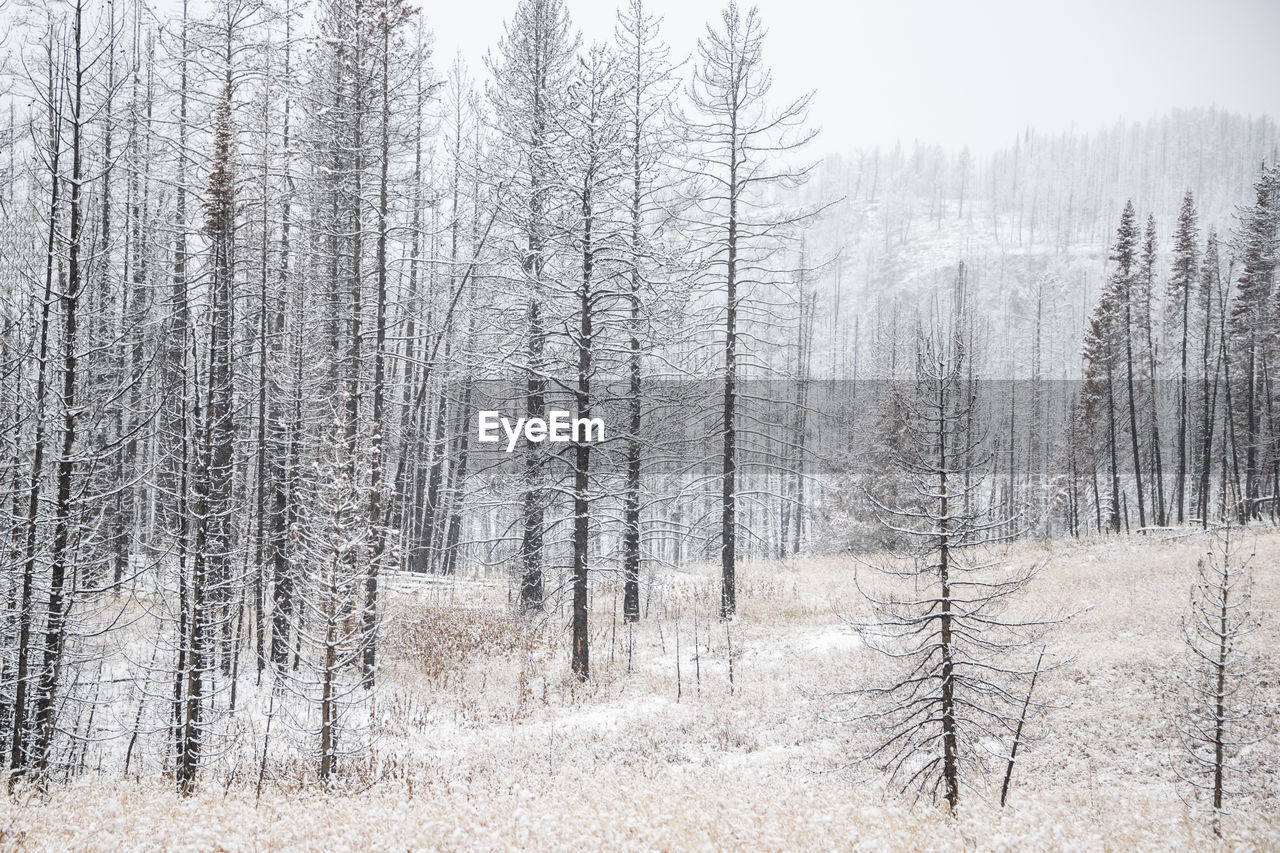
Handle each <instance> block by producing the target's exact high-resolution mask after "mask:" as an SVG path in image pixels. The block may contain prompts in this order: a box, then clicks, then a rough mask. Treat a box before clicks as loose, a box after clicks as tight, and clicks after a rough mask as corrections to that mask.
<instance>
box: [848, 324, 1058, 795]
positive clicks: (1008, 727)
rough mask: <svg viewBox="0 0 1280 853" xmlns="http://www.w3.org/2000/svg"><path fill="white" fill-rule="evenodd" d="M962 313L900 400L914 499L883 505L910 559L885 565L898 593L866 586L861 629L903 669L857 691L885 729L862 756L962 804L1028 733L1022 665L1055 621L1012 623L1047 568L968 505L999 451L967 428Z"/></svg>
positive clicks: (863, 716)
mask: <svg viewBox="0 0 1280 853" xmlns="http://www.w3.org/2000/svg"><path fill="white" fill-rule="evenodd" d="M963 318H964V314H963V312H962V311H957V313H956V315H955V316H954V317H953V318H952V321H951V325H950V327H949V328H947V329H946V330H945V331H939V330H937V329H936V328H935V329H933V330H931V331H929V332H926V333H921V334H920V335H919V337H918V339H917V341H918V342H917V348H916V371H915V381H914V383H912V385H911V387H910V389H909V391H908V392H907V393H904V394H901V395H900V396H898V397H897V398H896V404H897V413H898V416H899V417H900V419H901V422H902V423H903V425H904V435H903V441H902V443H901V445H900V449H899V451H898V452H897V455H896V459H895V461H896V463H897V465H898V467H899V468H900V469H901V471H902V472H903V474H904V475H905V477H906V479H907V481H908V482H909V483H910V486H911V490H912V492H913V493H914V498H915V500H914V501H913V502H911V503H910V504H908V505H899V504H892V505H891V504H886V503H884V502H881V501H879V500H873V502H874V505H875V507H876V509H877V511H878V513H879V515H880V518H881V524H883V525H884V526H885V527H886V528H887V529H888V530H890V531H891V532H892V533H893V534H895V535H896V536H897V537H899V538H900V540H901V541H902V543H903V545H902V550H901V561H900V562H899V563H896V564H891V565H884V566H878V567H877V568H878V569H879V570H880V571H881V572H882V573H883V574H884V575H886V576H887V577H888V578H889V579H890V580H891V581H896V583H895V584H894V585H893V586H892V587H891V588H889V589H888V590H887V591H885V592H877V591H874V590H872V589H869V588H867V587H865V586H862V585H861V584H860V585H859V589H860V591H861V592H862V594H863V595H864V596H865V597H866V598H867V600H868V601H869V602H870V604H871V605H872V608H873V611H874V614H875V615H874V616H873V617H872V618H871V619H870V620H869V621H867V622H864V623H859V627H860V629H861V631H862V632H863V636H864V638H866V641H867V642H868V644H869V645H870V646H871V647H873V648H874V649H876V650H877V651H880V652H882V653H883V654H885V655H886V656H887V657H889V658H890V659H892V660H893V661H896V662H897V663H898V664H899V670H898V674H897V675H896V677H895V679H894V680H892V681H890V682H888V683H886V684H883V685H877V686H871V687H866V688H863V689H860V690H857V691H855V695H856V696H858V697H860V698H862V699H869V700H871V701H872V702H873V707H872V709H871V710H865V711H859V712H858V713H856V714H855V715H854V717H853V720H854V721H855V722H857V723H860V724H862V725H870V726H873V727H874V728H875V729H876V731H878V732H880V733H881V734H880V736H879V737H878V739H877V745H876V746H875V747H874V748H873V749H872V750H871V751H870V752H869V753H868V754H866V755H865V756H864V757H863V758H864V760H866V761H870V762H873V763H874V764H876V765H877V766H881V767H883V768H885V769H886V770H887V771H888V772H889V773H890V775H891V778H892V779H894V780H895V781H896V782H897V783H900V784H901V786H902V789H903V790H904V791H905V790H908V789H915V790H916V791H917V792H918V793H924V794H927V795H929V796H930V797H932V798H934V799H937V798H938V797H939V795H941V797H942V799H944V800H945V801H946V802H947V804H948V805H949V806H950V808H951V809H953V810H954V809H955V808H956V806H957V805H958V804H959V802H960V796H961V787H962V784H963V783H965V782H966V780H967V779H968V778H969V776H970V775H971V774H977V773H979V772H980V771H981V770H982V769H983V767H984V765H985V758H984V756H986V755H988V754H989V750H988V749H987V748H986V747H984V745H983V744H984V743H985V742H987V741H995V742H997V743H1005V742H1007V741H1009V740H1010V739H1011V738H1012V737H1013V736H1014V734H1015V732H1018V736H1019V737H1020V732H1019V720H1020V718H1021V716H1022V709H1023V707H1024V703H1025V702H1028V701H1030V700H1029V699H1027V698H1026V697H1028V696H1029V695H1030V686H1029V683H1028V682H1029V680H1030V679H1031V678H1033V677H1034V673H1035V671H1036V669H1038V668H1039V667H1038V665H1037V667H1036V668H1032V667H1031V666H1030V664H1031V661H1030V660H1027V661H1025V662H1024V661H1023V660H1022V658H1025V657H1028V652H1029V647H1030V646H1031V645H1032V644H1036V643H1038V642H1039V639H1040V637H1041V635H1042V634H1043V632H1044V629H1045V628H1047V627H1048V626H1049V625H1050V624H1052V622H1053V621H1054V620H1051V619H1045V618H1018V617H1016V616H1014V615H1012V613H1011V612H1010V605H1012V604H1013V603H1014V600H1015V599H1016V598H1017V596H1018V595H1019V594H1020V593H1022V592H1023V591H1024V590H1025V589H1026V588H1027V586H1028V584H1029V583H1030V582H1031V581H1032V579H1033V578H1034V577H1035V575H1036V574H1037V572H1038V571H1039V568H1040V566H1039V565H1035V564H1032V565H1029V566H1025V567H1014V566H1010V565H1008V564H1007V563H1006V562H1005V560H1004V558H1003V556H1002V555H1001V553H1000V550H999V547H998V546H999V545H1000V543H1002V542H1004V541H1006V540H1007V539H1008V538H1010V535H1011V534H1010V533H1009V521H1008V519H1005V518H1000V517H995V516H993V515H991V514H990V513H987V512H984V511H983V510H981V509H979V506H980V504H979V502H978V501H977V500H968V501H966V497H973V496H975V495H976V493H977V492H978V490H980V489H981V488H982V487H983V484H984V481H985V476H984V475H985V471H986V468H987V466H988V465H989V463H990V458H991V454H990V451H989V450H986V449H984V447H983V443H984V436H983V434H982V432H983V431H982V429H981V428H980V427H978V428H973V427H970V423H971V418H970V415H971V413H972V410H973V407H974V406H975V405H977V399H976V394H975V390H974V386H973V384H972V382H971V380H969V379H968V374H967V370H966V362H967V359H968V358H969V357H970V356H969V353H968V351H967V345H966V341H965V337H964V324H965V321H964V319H963ZM966 474H969V475H971V476H966ZM966 505H967V506H969V507H971V508H970V509H969V510H965V509H964V507H965V506H966ZM1005 752H1006V753H1009V752H1011V750H1009V749H1006V750H1005Z"/></svg>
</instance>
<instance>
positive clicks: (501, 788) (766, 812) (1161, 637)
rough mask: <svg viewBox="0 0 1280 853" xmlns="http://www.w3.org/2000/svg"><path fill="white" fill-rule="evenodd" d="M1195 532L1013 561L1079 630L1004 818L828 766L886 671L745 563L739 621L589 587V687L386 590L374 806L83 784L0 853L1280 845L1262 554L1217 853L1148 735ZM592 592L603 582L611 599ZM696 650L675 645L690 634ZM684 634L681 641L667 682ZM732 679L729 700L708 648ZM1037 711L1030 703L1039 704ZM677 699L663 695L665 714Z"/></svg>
mask: <svg viewBox="0 0 1280 853" xmlns="http://www.w3.org/2000/svg"><path fill="white" fill-rule="evenodd" d="M1204 548H1205V541H1204V539H1203V537H1201V536H1200V535H1199V534H1195V533H1193V532H1186V533H1181V534H1175V533H1162V534H1159V535H1158V536H1155V537H1132V538H1116V539H1105V540H1096V541H1082V542H1054V543H1025V544H1022V545H1019V546H1018V547H1017V548H1015V549H1014V550H1013V551H1012V552H1011V554H1010V558H1011V559H1014V560H1028V561H1041V560H1044V561H1047V565H1046V567H1045V570H1044V572H1043V574H1042V575H1041V576H1040V578H1039V579H1038V580H1037V583H1036V587H1035V588H1034V590H1033V591H1032V592H1031V593H1030V595H1029V596H1028V601H1027V602H1025V604H1026V606H1028V607H1031V608H1046V607H1059V606H1060V607H1062V608H1065V609H1071V610H1083V611H1084V612H1082V613H1081V614H1080V615H1079V616H1078V617H1077V618H1076V619H1075V620H1074V622H1073V623H1072V624H1071V625H1070V626H1068V627H1066V628H1064V629H1063V630H1062V631H1061V632H1060V634H1059V636H1058V637H1057V638H1056V640H1055V641H1054V646H1053V650H1054V651H1055V652H1056V653H1057V654H1058V655H1059V656H1060V657H1062V658H1067V659H1070V660H1069V661H1068V662H1067V663H1066V664H1065V665H1064V666H1063V667H1062V668H1060V669H1059V670H1057V671H1055V672H1054V673H1052V674H1051V675H1049V676H1048V677H1047V678H1046V679H1045V680H1044V681H1043V694H1042V695H1044V696H1045V697H1047V698H1053V699H1055V700H1057V701H1059V702H1060V703H1061V704H1062V706H1063V707H1061V708H1059V709H1056V710H1052V711H1048V712H1046V713H1044V714H1043V715H1042V716H1040V717H1038V718H1036V719H1035V720H1033V722H1032V728H1033V729H1034V732H1033V733H1034V734H1036V735H1038V736H1039V737H1038V741H1037V743H1035V744H1034V745H1033V746H1031V747H1030V748H1028V749H1027V750H1026V752H1025V754H1024V757H1023V759H1022V760H1021V761H1020V764H1019V767H1018V771H1017V774H1016V776H1015V785H1014V791H1013V793H1012V796H1011V802H1010V807H1009V808H1007V809H1003V810H1001V809H999V808H997V807H996V806H994V805H993V804H992V803H991V802H990V798H991V793H992V792H991V789H990V787H989V785H988V784H987V783H985V782H983V781H982V780H968V781H967V782H966V785H965V788H964V791H963V797H964V799H963V801H962V808H961V811H960V813H959V814H958V816H956V817H955V818H949V817H947V816H946V815H944V814H943V813H942V812H941V811H939V810H938V809H936V808H933V807H931V806H929V805H928V804H927V803H921V804H914V805H913V804H912V803H910V802H909V801H906V800H903V799H901V798H899V797H897V796H895V795H894V794H893V793H892V792H885V791H884V790H883V789H882V786H881V784H880V779H879V777H878V776H877V775H876V774H875V773H874V772H871V771H870V770H868V769H866V768H857V767H855V768H846V766H845V765H846V764H847V761H848V759H849V758H850V757H851V756H853V755H856V754H857V753H858V752H859V751H860V750H861V749H862V748H864V747H865V746H866V744H867V743H869V742H870V738H871V737H872V734H873V733H870V732H864V731H857V730H855V729H853V728H852V727H849V726H841V725H835V724H832V723H828V722H824V720H823V719H822V712H823V710H824V708H826V707H827V705H826V702H825V700H824V699H823V698H822V697H821V694H822V693H824V692H826V691H831V690H835V689H842V688H848V687H854V686H857V685H858V684H860V683H863V682H864V681H865V680H867V679H870V678H871V677H872V676H874V675H875V674H876V673H877V667H880V666H883V662H882V661H880V660H879V659H877V658H876V657H874V656H872V655H871V654H869V653H868V652H867V651H866V650H865V649H864V648H863V647H862V646H861V645H860V644H859V642H858V638H857V636H856V634H855V633H854V632H853V630H852V629H850V628H848V627H847V626H845V625H844V624H843V623H842V622H841V621H840V619H839V618H838V615H837V613H849V612H857V611H858V610H859V608H860V607H861V604H860V603H859V602H857V601H856V599H855V598H854V597H853V596H854V591H853V586H852V575H853V572H854V571H855V570H859V571H865V569H859V568H858V566H857V565H856V564H855V563H854V562H853V561H852V560H849V559H844V558H821V559H812V560H800V561H794V562H790V563H787V564H784V565H775V564H753V565H746V566H743V567H742V568H741V569H740V573H741V579H742V583H741V587H740V592H739V597H740V610H741V617H740V619H739V621H738V622H736V623H735V624H734V625H732V626H731V627H730V628H728V629H726V628H725V626H724V625H722V624H721V623H719V622H718V621H717V620H716V619H715V607H716V603H717V600H718V590H717V586H716V579H715V571H714V568H713V567H709V566H695V567H692V568H691V569H690V570H689V571H687V572H681V573H672V574H670V575H664V576H662V577H661V578H659V584H658V586H657V587H656V588H655V590H654V592H653V594H652V596H651V598H650V599H649V602H648V613H647V618H646V620H645V621H644V622H643V623H642V624H641V625H640V626H639V627H637V628H635V629H628V627H627V626H626V625H625V624H623V623H621V621H620V620H619V619H618V618H617V612H618V594H617V590H616V589H615V588H614V587H613V586H611V585H610V584H608V583H602V584H601V585H600V586H599V587H598V588H597V589H596V592H595V597H594V602H593V604H594V607H593V615H592V638H591V639H592V664H593V674H594V678H593V680H592V682H591V683H590V684H589V685H585V686H583V685H578V684H576V683H575V681H574V679H572V678H571V677H570V676H569V674H568V659H567V626H568V614H567V611H565V610H563V609H552V610H551V611H550V612H549V613H548V614H547V615H546V616H545V618H543V619H542V620H535V621H534V622H532V623H531V622H529V621H527V620H521V619H517V618H515V617H513V616H511V615H510V614H509V612H508V611H507V610H506V605H505V594H504V592H503V590H502V588H501V587H500V586H499V587H495V586H493V585H492V584H479V583H477V584H474V585H471V586H468V584H467V583H465V582H459V583H457V584H455V585H453V587H452V588H451V589H450V591H449V592H448V593H447V594H441V593H440V591H439V590H432V591H428V592H424V591H422V590H419V589H414V588H413V587H412V586H411V585H410V586H403V587H401V588H398V589H397V592H396V593H395V596H396V598H395V602H394V606H393V608H392V617H391V618H390V619H389V620H388V623H387V631H388V634H387V638H386V640H384V648H386V649H387V650H388V652H389V658H390V663H389V665H388V668H387V670H386V671H385V672H384V676H383V688H382V691H381V693H380V696H379V698H378V700H377V701H378V704H377V706H376V711H375V716H376V718H377V719H376V720H375V729H376V733H377V735H378V740H377V744H378V746H377V751H378V753H377V756H376V758H375V759H374V760H373V761H372V762H371V763H370V765H369V766H368V767H367V768H363V769H362V773H361V775H362V776H365V775H370V776H380V777H382V778H383V779H384V781H382V782H381V783H380V784H379V785H377V786H376V787H373V788H372V789H370V790H368V791H364V792H360V793H354V792H353V793H346V794H342V795H336V794H330V795H325V794H322V793H321V792H319V791H317V790H316V789H315V788H314V786H310V785H306V786H303V785H302V784H301V780H295V781H294V782H293V783H288V784H278V785H275V786H270V787H269V788H268V789H267V790H266V791H265V792H264V794H263V797H262V799H261V801H260V802H258V803H256V804H255V802H254V799H253V792H252V790H251V789H248V788H244V787H241V786H240V785H239V784H235V785H232V786H231V787H230V789H229V791H228V792H227V793H225V794H224V792H223V790H222V789H221V788H220V787H216V788H215V786H214V785H212V784H211V785H210V786H209V789H208V790H207V791H206V793H204V794H202V795H200V796H198V797H196V798H194V799H193V800H191V801H187V802H181V801H179V800H177V799H176V798H174V797H173V796H171V795H170V794H168V792H167V783H166V782H165V780H163V779H160V778H154V779H146V780H143V781H142V782H141V783H139V784H134V783H122V782H118V781H112V780H102V779H97V780H95V779H87V780H82V781H81V782H80V783H77V784H76V785H75V786H73V787H72V788H69V789H63V790H59V791H57V792H55V793H54V794H53V795H52V797H51V798H50V799H49V800H47V801H38V800H22V799H19V800H11V801H8V802H6V804H5V805H4V806H0V829H3V830H4V835H3V836H0V843H3V844H4V845H5V846H7V847H13V848H26V849H48V850H61V849H102V850H108V849H120V848H130V847H132V848H137V849H228V850H232V849H234V850H241V849H245V850H247V849H283V848H302V849H317V850H318V849H326V850H333V849H387V850H393V849H424V848H425V849H510V848H512V847H537V848H552V849H561V848H568V847H573V846H578V847H586V848H588V849H594V848H611V847H629V848H640V849H779V850H781V849H788V850H790V849H830V848H839V849H865V850H974V849H981V850H1084V849H1087V850H1115V851H1130V850H1189V849H1217V848H1221V849H1238V850H1265V849H1280V814H1278V813H1277V804H1278V803H1280V788H1278V785H1277V771H1278V770H1280V726H1278V725H1277V722H1278V721H1280V666H1278V664H1280V661H1277V658H1276V655H1275V652H1274V650H1275V648H1276V646H1277V640H1280V622H1277V620H1276V618H1275V616H1274V614H1275V613H1276V612H1277V611H1280V572H1277V568H1280V534H1276V533H1271V532H1267V533H1263V534H1260V535H1258V536H1257V538H1256V550H1257V555H1256V557H1255V558H1254V575H1255V579H1256V588H1255V602H1254V607H1255V611H1256V612H1257V613H1259V614H1260V615H1261V616H1262V617H1263V624H1262V628H1261V629H1260V630H1258V631H1257V632H1255V633H1254V634H1253V635H1251V636H1250V637H1249V638H1248V640H1247V643H1246V645H1245V651H1246V652H1247V654H1249V655H1250V656H1251V658H1252V660H1253V662H1254V663H1255V664H1256V667H1257V681H1258V704H1257V709H1256V712H1255V716H1254V725H1255V731H1256V733H1257V734H1259V735H1261V736H1263V737H1264V740H1263V741H1262V742H1261V743H1259V744H1257V745H1256V746H1255V747H1253V748H1252V750H1251V751H1250V753H1249V754H1248V755H1247V756H1246V759H1247V761H1248V762H1249V763H1250V764H1251V766H1252V767H1253V768H1254V773H1253V775H1252V778H1251V780H1250V782H1251V784H1252V787H1253V789H1254V790H1253V792H1252V793H1251V794H1250V795H1249V796H1248V797H1247V798H1243V799H1240V800H1237V801H1236V803H1235V805H1234V807H1233V809H1232V814H1231V816H1230V817H1228V819H1227V820H1226V821H1225V823H1224V837H1223V839H1222V840H1220V841H1219V840H1216V839H1215V838H1214V837H1213V836H1212V834H1211V833H1210V832H1209V831H1208V830H1207V824H1206V823H1205V822H1204V821H1203V820H1202V816H1200V815H1197V814H1196V813H1195V812H1194V811H1192V810H1191V809H1189V808H1188V807H1187V806H1186V805H1185V804H1184V803H1183V801H1182V799H1181V798H1180V788H1179V786H1178V784H1177V781H1176V777H1175V776H1174V774H1173V772H1172V760H1173V758H1174V756H1175V744H1174V741H1173V738H1172V729H1171V727H1170V724H1169V714H1170V712H1171V711H1172V710H1173V708H1172V704H1173V703H1174V702H1175V701H1176V698H1175V694H1174V692H1173V691H1172V690H1171V684H1172V683H1173V681H1174V679H1173V675H1174V672H1175V669H1176V668H1177V667H1179V666H1180V665H1181V657H1180V654H1181V641H1180V639H1179V634H1178V617H1179V614H1180V613H1181V611H1182V609H1183V607H1184V606H1185V604H1186V601H1187V594H1188V589H1189V585H1190V582H1191V577H1192V573H1193V570H1194V564H1195V559H1196V557H1197V556H1198V555H1199V553H1200V552H1201V551H1203V550H1204ZM605 580H606V581H607V580H608V578H607V577H606V578H605ZM695 631H696V634H697V642H696V645H695V642H694V635H695ZM677 635H678V637H679V639H678V642H679V645H680V655H679V681H678V682H677V657H676V652H675V648H676V643H677ZM730 645H732V648H733V657H732V661H733V674H734V680H733V684H732V685H731V684H730V683H729V664H730V654H729V647H730ZM1037 689H1038V690H1040V689H1041V688H1037ZM677 690H678V691H679V697H678V698H677Z"/></svg>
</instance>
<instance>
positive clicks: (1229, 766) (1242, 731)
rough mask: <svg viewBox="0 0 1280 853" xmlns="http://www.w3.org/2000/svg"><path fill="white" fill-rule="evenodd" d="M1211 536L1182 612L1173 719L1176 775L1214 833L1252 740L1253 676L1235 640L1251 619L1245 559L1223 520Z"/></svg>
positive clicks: (1246, 631)
mask: <svg viewBox="0 0 1280 853" xmlns="http://www.w3.org/2000/svg"><path fill="white" fill-rule="evenodd" d="M1210 536H1211V544H1210V547H1209V550H1208V551H1207V552H1206V553H1205V554H1204V555H1203V556H1202V557H1201V558H1200V560H1199V561H1198V562H1197V564H1196V580H1195V582H1194V583H1193V584H1192V586H1191V601H1190V603H1189V605H1188V607H1187V610H1186V612H1185V613H1184V615H1183V617H1182V638H1183V641H1184V642H1185V643H1186V647H1187V664H1186V669H1185V672H1184V674H1183V676H1182V678H1181V680H1182V684H1183V687H1184V689H1185V691H1186V696H1187V699H1188V703H1187V707H1186V708H1185V709H1184V710H1183V712H1182V713H1181V715H1180V717H1179V719H1178V735H1179V738H1180V741H1181V744H1182V748H1183V752H1184V756H1183V759H1184V760H1183V762H1182V764H1181V766H1180V767H1179V768H1178V770H1179V774H1178V775H1179V776H1180V777H1181V778H1182V779H1183V780H1184V781H1185V782H1186V783H1187V784H1188V785H1189V786H1190V787H1191V789H1192V791H1193V792H1194V794H1195V796H1196V797H1197V798H1207V799H1209V800H1210V802H1211V804H1212V807H1213V831H1214V834H1215V835H1219V834H1221V825H1220V822H1221V816H1222V814H1223V811H1224V809H1223V803H1224V801H1225V798H1226V797H1227V795H1228V794H1231V793H1235V792H1237V790H1238V789H1233V788H1232V787H1231V786H1230V785H1228V777H1229V776H1231V775H1234V774H1238V773H1241V772H1242V770H1243V768H1242V766H1241V764H1240V750H1241V748H1242V747H1244V746H1246V745H1248V744H1250V743H1253V742H1255V741H1256V738H1250V737H1249V732H1248V729H1247V721H1248V720H1249V718H1250V715H1251V713H1252V710H1253V703H1252V701H1251V695H1250V692H1251V691H1250V685H1251V682H1252V679H1251V678H1250V675H1251V671H1250V669H1249V666H1248V661H1247V659H1246V657H1245V655H1244V654H1243V652H1242V651H1241V649H1240V641H1241V639H1243V638H1244V637H1245V636H1246V635H1247V634H1249V633H1250V632H1251V631H1253V629H1254V628H1255V627H1257V623H1256V621H1255V620H1254V618H1253V614H1252V613H1251V612H1250V609H1249V604H1250V597H1251V592H1252V586H1253V585H1252V580H1251V578H1250V572H1249V559H1248V558H1247V557H1246V558H1245V559H1243V560H1241V559H1239V557H1238V556H1237V554H1236V543H1235V540H1234V536H1235V534H1234V533H1233V531H1232V529H1231V527H1230V525H1229V524H1224V525H1222V526H1220V527H1216V528H1215V529H1214V530H1213V531H1212V532H1211V534H1210Z"/></svg>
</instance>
